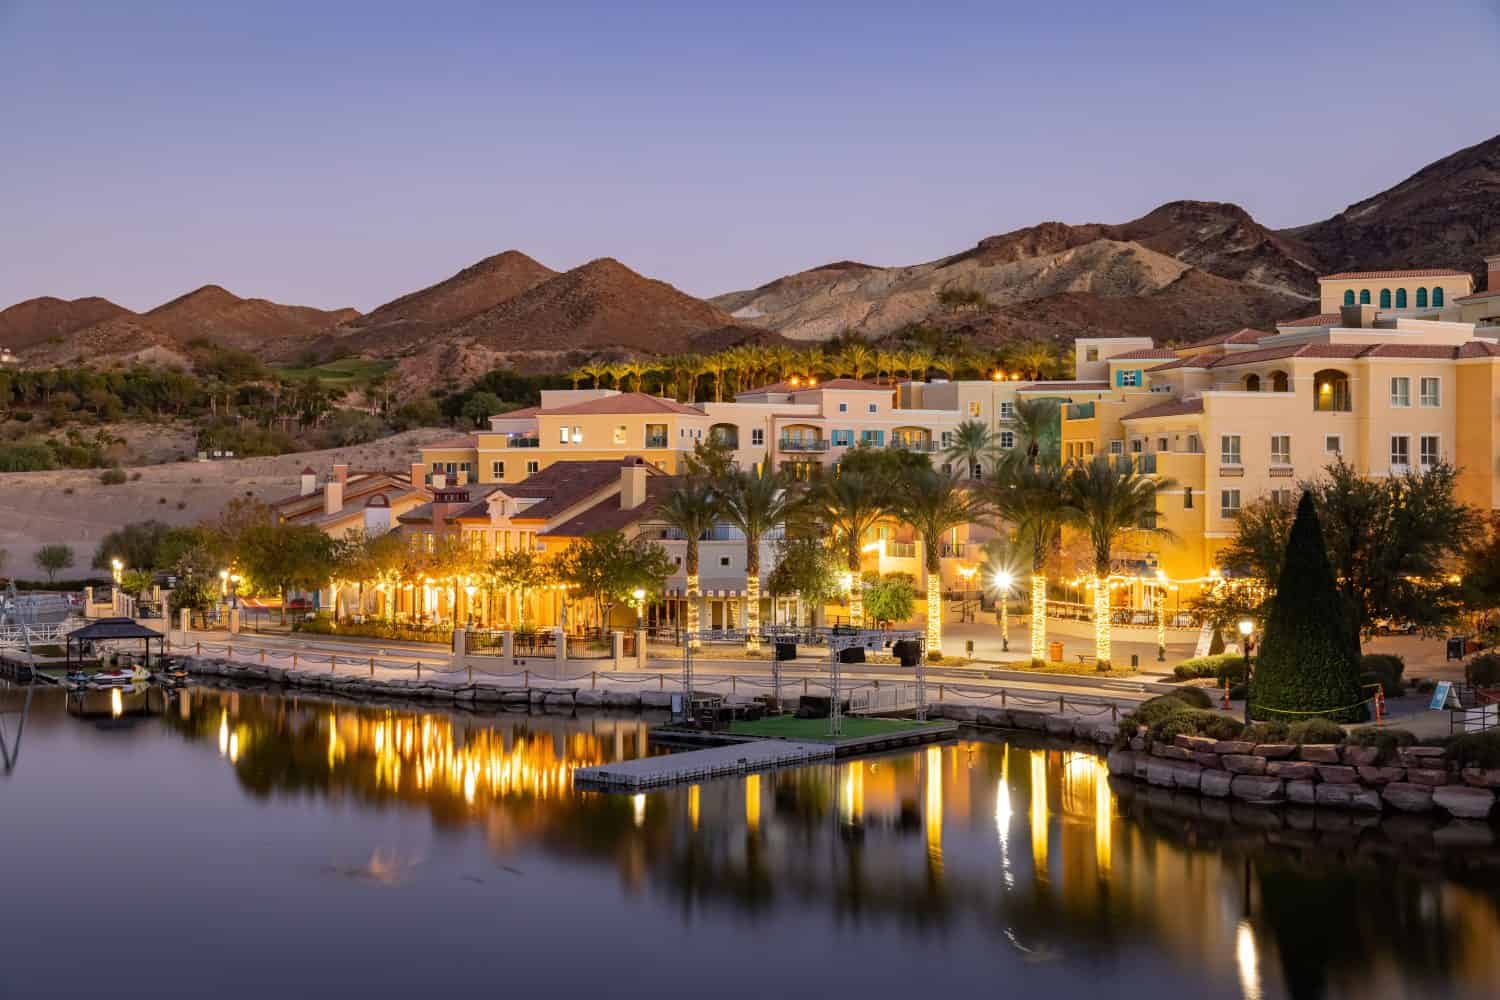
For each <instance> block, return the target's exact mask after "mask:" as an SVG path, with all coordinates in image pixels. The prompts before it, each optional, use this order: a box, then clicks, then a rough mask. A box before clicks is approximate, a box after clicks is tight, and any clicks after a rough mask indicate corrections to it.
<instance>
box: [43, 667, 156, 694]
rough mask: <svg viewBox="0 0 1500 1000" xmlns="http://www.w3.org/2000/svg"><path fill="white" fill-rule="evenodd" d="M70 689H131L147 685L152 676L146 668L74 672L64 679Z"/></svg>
mask: <svg viewBox="0 0 1500 1000" xmlns="http://www.w3.org/2000/svg"><path fill="white" fill-rule="evenodd" d="M64 680H65V682H66V684H67V685H68V687H70V688H72V689H74V690H78V689H83V688H112V687H130V686H131V685H134V684H145V683H147V682H148V681H150V680H151V674H150V672H149V671H148V670H146V668H145V667H139V666H137V667H130V668H128V669H125V668H121V669H116V670H96V671H86V670H74V671H72V672H71V673H69V674H68V675H67V677H66V678H65V679H64Z"/></svg>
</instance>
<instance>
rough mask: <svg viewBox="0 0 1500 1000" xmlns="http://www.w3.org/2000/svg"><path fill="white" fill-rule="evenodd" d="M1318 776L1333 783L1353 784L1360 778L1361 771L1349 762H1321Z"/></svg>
mask: <svg viewBox="0 0 1500 1000" xmlns="http://www.w3.org/2000/svg"><path fill="white" fill-rule="evenodd" d="M1318 777H1320V778H1322V779H1323V780H1324V781H1326V782H1328V783H1329V784H1332V785H1352V784H1354V783H1355V782H1356V781H1358V780H1359V772H1358V771H1356V770H1355V769H1354V768H1352V767H1350V766H1348V765H1347V764H1319V765H1318Z"/></svg>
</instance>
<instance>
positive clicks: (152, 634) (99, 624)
mask: <svg viewBox="0 0 1500 1000" xmlns="http://www.w3.org/2000/svg"><path fill="white" fill-rule="evenodd" d="M131 639H139V640H141V645H142V652H143V654H144V658H143V660H142V665H143V666H145V667H150V666H151V640H153V639H155V640H156V655H157V657H158V658H160V657H161V656H162V655H163V654H164V653H165V652H166V642H167V639H166V636H164V635H162V634H161V633H160V632H158V631H156V630H155V629H151V628H147V627H146V626H144V625H142V624H141V623H140V622H138V621H136V620H135V619H133V618H100V619H97V620H95V621H91V622H89V623H88V624H87V625H85V626H83V627H82V628H77V629H74V630H73V631H71V632H69V633H68V645H67V657H68V659H67V664H68V667H69V668H71V667H72V666H73V651H74V648H75V647H76V648H77V650H78V659H79V660H80V661H82V660H83V651H84V649H85V648H86V647H87V646H88V645H90V644H92V643H95V642H115V641H119V640H131Z"/></svg>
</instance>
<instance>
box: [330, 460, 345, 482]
mask: <svg viewBox="0 0 1500 1000" xmlns="http://www.w3.org/2000/svg"><path fill="white" fill-rule="evenodd" d="M333 480H334V482H336V483H338V484H339V485H340V486H347V485H348V484H349V466H348V465H346V464H344V463H343V462H336V463H334V466H333Z"/></svg>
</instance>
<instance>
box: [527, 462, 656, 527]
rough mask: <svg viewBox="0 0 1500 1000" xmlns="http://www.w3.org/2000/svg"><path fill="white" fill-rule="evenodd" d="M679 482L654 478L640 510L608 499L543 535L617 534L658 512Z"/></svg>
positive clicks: (649, 480) (650, 482) (650, 480)
mask: <svg viewBox="0 0 1500 1000" xmlns="http://www.w3.org/2000/svg"><path fill="white" fill-rule="evenodd" d="M682 481H683V480H682V477H680V476H653V477H651V478H650V479H648V480H646V499H645V501H644V502H643V503H642V504H641V505H640V506H639V507H631V508H629V509H625V508H622V507H621V506H620V498H619V496H618V495H611V496H608V497H605V498H604V499H603V500H600V501H599V502H598V503H596V504H594V505H593V506H592V507H589V508H588V509H587V510H583V511H580V512H579V513H577V514H575V515H574V516H572V517H570V518H568V520H566V521H564V522H563V523H561V524H559V525H557V526H555V527H552V528H549V529H547V530H546V531H544V532H542V535H543V536H544V537H555V536H561V537H564V538H584V537H586V536H588V535H597V534H598V533H599V532H601V531H619V530H621V529H622V528H626V527H629V526H630V525H632V524H635V523H637V522H639V521H643V520H645V519H646V518H648V517H650V516H651V515H652V514H654V513H656V510H657V508H658V507H660V506H661V505H662V503H663V502H664V501H665V500H666V499H667V497H668V496H669V495H670V494H671V492H672V490H673V489H674V488H676V487H677V486H678V485H679V484H680V483H681V482H682ZM538 506H540V504H538Z"/></svg>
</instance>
